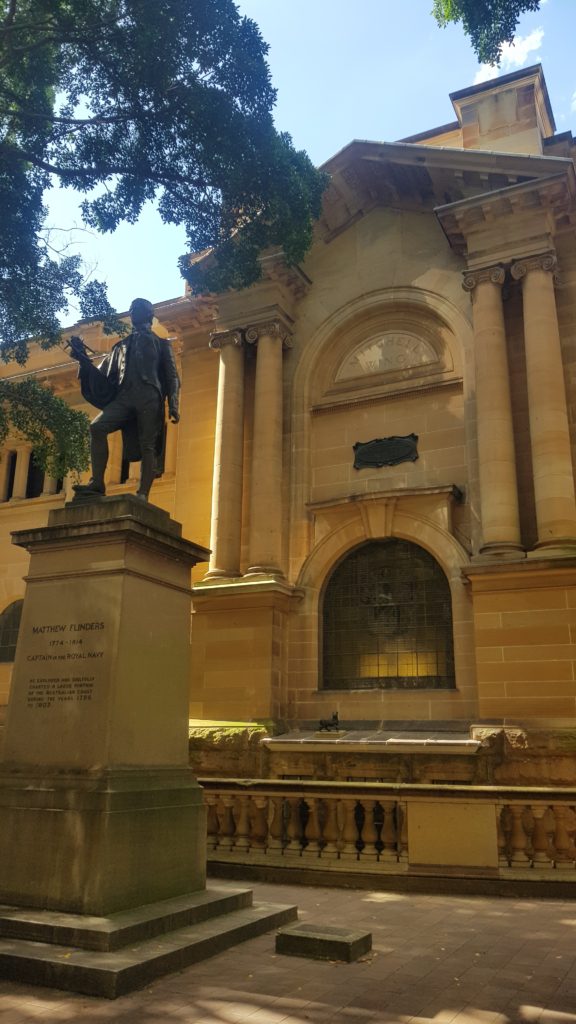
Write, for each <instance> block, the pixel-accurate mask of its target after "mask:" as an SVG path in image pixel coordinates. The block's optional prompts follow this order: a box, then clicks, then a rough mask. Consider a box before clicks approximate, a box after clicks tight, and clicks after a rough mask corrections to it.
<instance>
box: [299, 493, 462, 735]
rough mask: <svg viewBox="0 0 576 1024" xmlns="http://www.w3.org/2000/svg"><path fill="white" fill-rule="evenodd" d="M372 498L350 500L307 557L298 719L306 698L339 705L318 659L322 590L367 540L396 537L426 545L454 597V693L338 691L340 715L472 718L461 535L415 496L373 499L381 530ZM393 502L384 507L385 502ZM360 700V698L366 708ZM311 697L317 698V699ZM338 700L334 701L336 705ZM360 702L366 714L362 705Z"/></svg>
mask: <svg viewBox="0 0 576 1024" xmlns="http://www.w3.org/2000/svg"><path fill="white" fill-rule="evenodd" d="M367 504H368V502H366V503H363V502H358V503H356V502H355V503H353V504H352V505H350V504H349V505H348V506H347V508H346V510H344V509H342V511H341V513H338V514H336V513H335V517H334V525H333V527H332V528H331V529H329V530H328V532H326V534H325V535H324V537H323V538H322V540H320V541H319V543H318V544H317V545H316V546H315V548H314V550H313V551H312V552H311V554H310V555H309V557H308V558H307V559H306V561H305V563H304V565H303V567H302V570H301V572H300V575H299V577H298V581H297V585H298V587H301V588H302V589H303V591H304V594H305V598H304V602H303V606H302V607H301V614H300V615H299V616H295V617H294V619H293V620H292V629H293V632H292V635H291V641H290V642H291V647H292V649H293V650H294V651H295V652H297V658H298V660H297V661H296V660H295V661H294V662H292V663H291V665H290V672H289V675H290V684H289V685H290V687H291V688H294V690H295V691H297V692H298V693H299V695H300V696H299V697H298V698H294V699H293V700H292V707H293V708H294V718H298V717H303V718H305V717H311V716H306V714H305V713H301V714H300V715H299V714H298V701H300V703H301V705H302V706H304V704H303V701H304V699H305V698H304V696H303V695H304V694H305V693H306V692H307V694H308V696H307V697H306V700H307V701H308V703H309V704H310V706H311V707H314V710H316V709H319V710H324V709H325V710H328V705H330V707H331V706H332V704H335V703H336V701H335V699H334V694H333V693H331V692H330V691H321V689H320V687H319V681H320V664H319V656H320V650H321V628H320V627H321V622H320V613H321V600H322V591H323V588H324V586H325V584H326V581H327V579H328V578H329V576H330V574H331V572H332V571H333V569H334V567H335V566H336V565H338V563H339V562H340V561H341V560H342V559H343V558H344V557H345V556H346V554H347V553H349V552H351V551H352V550H354V548H357V547H358V546H359V545H362V544H364V543H366V542H367V541H369V540H378V539H381V540H385V539H387V538H398V539H401V540H407V541H410V542H412V543H414V544H417V545H418V546H419V547H421V548H424V549H425V550H426V551H428V552H429V554H431V555H432V556H433V558H434V559H435V560H436V561H437V562H438V564H439V565H440V566H441V568H442V569H443V571H444V573H445V575H446V578H447V580H448V585H449V587H450V595H451V599H452V628H453V640H454V668H455V690H452V691H447V690H430V691H426V697H425V700H424V699H423V698H422V696H421V695H420V696H419V694H418V691H414V693H406V692H403V691H390V690H384V691H382V692H379V691H370V692H369V693H367V694H365V695H362V697H361V698H360V697H359V696H358V694H357V693H356V694H355V693H346V692H342V693H341V694H340V693H339V694H338V701H337V703H338V708H339V710H340V712H341V717H346V716H347V717H349V718H352V719H354V718H358V717H361V718H375V719H377V718H378V716H380V717H381V718H387V719H391V720H392V719H396V718H411V719H414V720H416V719H418V720H421V719H428V718H439V717H441V718H446V719H464V718H473V716H474V715H475V714H477V696H476V674H475V660H474V653H473V619H472V607H471V600H470V596H469V588H468V586H467V584H466V580H465V578H464V576H463V574H462V569H463V568H464V567H465V566H467V565H468V564H469V556H468V554H467V552H466V551H465V550H464V548H463V547H462V546H461V545H460V544H459V543H458V541H457V540H456V539H455V537H454V536H453V535H452V534H451V533H449V531H448V530H447V529H445V528H444V527H443V526H442V525H440V523H439V522H438V521H435V520H434V519H433V518H429V517H426V516H422V515H420V514H418V512H416V511H415V510H414V511H412V510H411V509H410V507H409V506H410V504H411V502H410V499H408V498H406V499H405V500H404V502H403V505H404V506H408V507H402V506H400V507H398V506H396V507H394V502H392V503H390V502H387V501H386V500H385V499H382V501H381V502H380V501H375V502H370V504H372V505H380V506H381V512H380V519H381V522H382V527H381V528H380V529H379V528H378V527H377V525H376V523H377V520H378V516H375V515H374V514H372V515H367V514H366V508H365V507H362V506H365V505H367ZM387 505H388V508H387V509H386V507H385V506H387ZM360 699H361V701H362V703H361V705H360V703H359V702H360ZM311 702H312V703H311ZM330 702H332V703H330ZM359 706H361V708H362V710H361V711H356V709H357V708H358V707H359Z"/></svg>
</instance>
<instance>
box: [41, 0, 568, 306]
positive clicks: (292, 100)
mask: <svg viewBox="0 0 576 1024" xmlns="http://www.w3.org/2000/svg"><path fill="white" fill-rule="evenodd" d="M237 6H238V7H239V9H240V12H241V13H242V14H244V15H246V16H247V17H249V18H253V19H254V20H255V21H256V22H257V24H258V25H259V27H260V30H261V32H262V35H263V37H264V39H265V40H266V42H267V43H268V44H269V47H270V50H269V55H268V59H269V65H270V69H271V73H272V81H273V83H274V86H275V87H276V89H277V91H278V98H277V104H276V109H275V121H276V126H277V128H278V129H279V130H281V131H287V132H289V133H290V134H291V135H292V138H293V140H294V144H295V145H296V146H297V148H298V149H305V150H307V152H308V153H309V155H310V157H311V159H312V160H313V161H314V163H316V164H318V165H320V164H322V163H323V162H324V161H325V160H328V159H329V157H331V156H333V155H334V154H335V153H337V152H338V151H339V150H340V149H342V148H343V147H344V146H345V145H347V144H348V143H349V142H350V141H351V140H352V139H369V140H373V141H385V142H393V141H395V140H396V139H400V138H403V137H405V136H409V135H413V134H416V133H417V132H421V131H426V130H427V129H429V128H434V127H437V126H439V125H442V124H446V123H448V122H450V121H453V120H455V114H454V110H453V108H452V105H451V102H450V98H449V93H451V92H455V91H457V90H459V89H464V88H466V87H468V86H470V85H473V84H475V83H477V82H481V81H485V80H487V79H489V78H492V77H495V76H496V75H498V74H508V73H510V72H511V71H517V70H518V69H519V68H522V67H528V66H529V65H531V64H536V63H538V62H541V63H542V65H543V69H544V75H545V78H546V83H547V86H548V92H549V94H550V100H551V104H552V109H553V111H554V116H555V120H556V130H557V131H558V132H563V131H566V130H568V129H570V130H572V132H573V133H574V134H575V135H576V62H575V61H574V39H575V38H576V0H542V5H541V8H540V10H539V11H537V12H535V13H533V14H528V15H525V16H524V17H523V18H522V19H521V20H520V22H519V24H518V29H517V35H516V39H515V43H514V45H513V46H511V47H507V48H506V51H505V53H504V56H503V60H502V64H501V66H500V68H499V69H497V68H496V69H495V68H487V67H482V66H481V65H479V64H478V61H477V59H476V56H475V54H474V52H473V50H472V47H471V45H470V42H469V40H468V38H467V37H466V36H465V35H464V33H463V31H462V29H461V28H460V26H452V25H451V26H449V27H448V28H445V29H440V28H439V27H438V26H437V24H436V22H435V20H434V19H433V18H432V16H431V14H430V10H431V8H432V0H400V2H399V0H354V2H353V3H351V2H350V0H237ZM49 209H50V216H49V222H50V224H51V225H52V226H53V227H54V228H55V229H56V230H57V231H58V232H61V231H62V232H63V231H64V229H65V230H68V229H71V228H72V229H74V230H73V231H72V234H71V235H66V234H65V233H62V234H60V233H59V234H58V235H57V237H58V238H62V239H63V240H65V241H68V243H69V245H70V248H69V250H68V251H69V252H72V251H78V252H80V253H81V255H82V257H83V259H84V261H85V263H86V265H87V266H88V268H89V270H90V273H91V274H92V275H93V276H94V277H96V278H98V279H100V280H105V281H106V282H107V284H108V292H109V297H110V300H111V302H112V304H113V305H114V306H115V307H116V308H117V309H118V310H119V311H123V310H126V309H127V308H128V306H129V305H130V302H131V300H132V299H133V298H134V297H135V296H137V295H143V296H145V297H146V298H149V299H150V300H151V301H152V302H160V301H162V300H166V299H170V298H174V297H175V296H178V295H181V294H183V290H184V282H183V280H182V278H181V277H180V274H179V272H178V268H177V258H178V256H179V255H181V254H182V253H183V252H185V250H186V242H185V237H184V232H183V230H181V229H179V228H176V227H173V226H167V225H163V224H162V222H161V220H160V218H159V216H158V214H157V213H156V211H155V210H154V209H153V208H152V207H149V208H147V209H146V210H145V211H144V212H143V215H142V216H141V218H140V221H139V222H138V223H137V224H136V225H123V226H121V227H120V228H118V229H117V230H116V231H115V232H114V234H112V235H98V234H96V233H94V232H92V231H86V230H82V222H81V217H80V214H79V211H78V207H77V205H76V204H75V201H74V194H73V193H72V192H70V191H69V190H53V191H52V193H51V195H50V202H49ZM77 316H78V313H77V311H76V310H74V309H73V308H71V309H70V310H69V311H68V313H67V314H66V315H65V317H64V318H63V322H64V323H73V322H74V320H75V319H76V318H77Z"/></svg>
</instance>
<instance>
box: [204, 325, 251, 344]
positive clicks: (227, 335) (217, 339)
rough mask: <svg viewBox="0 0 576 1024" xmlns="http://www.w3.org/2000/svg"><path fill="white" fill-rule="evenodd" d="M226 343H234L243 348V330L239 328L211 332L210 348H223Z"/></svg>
mask: <svg viewBox="0 0 576 1024" xmlns="http://www.w3.org/2000/svg"><path fill="white" fill-rule="evenodd" d="M226 345H234V346H235V347H236V348H241V347H242V345H243V341H242V331H240V330H238V329H237V328H236V329H234V330H229V331H212V332H211V334H210V341H209V342H208V347H209V348H215V349H221V348H224V347H225V346H226Z"/></svg>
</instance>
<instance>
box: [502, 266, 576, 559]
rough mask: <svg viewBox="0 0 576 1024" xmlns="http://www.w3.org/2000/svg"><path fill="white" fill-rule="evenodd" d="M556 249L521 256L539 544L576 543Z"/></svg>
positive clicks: (516, 270) (517, 274)
mask: <svg viewBox="0 0 576 1024" xmlns="http://www.w3.org/2000/svg"><path fill="white" fill-rule="evenodd" d="M555 269H556V257H555V255H554V253H545V254H543V255H541V256H535V257H531V258H530V259H526V260H520V261H519V262H518V263H516V264H514V266H513V267H512V276H513V277H514V278H515V279H516V280H521V281H522V299H523V306H524V344H525V349H526V376H527V386H528V410H529V417H530V441H531V446H532V473H533V478H534V497H535V502H536V522H537V528H538V543H537V545H536V547H538V548H542V547H547V546H555V547H562V546H563V545H564V544H566V543H569V544H570V546H571V547H572V546H573V545H574V543H576V500H575V497H574V473H573V468H572V458H571V452H570V431H569V426H568V410H567V407H566V391H565V384H564V369H563V366H562V350H561V347H560V332H559V329H558V315H557V311H556V298H555V295H554V271H555Z"/></svg>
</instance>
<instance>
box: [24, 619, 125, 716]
mask: <svg viewBox="0 0 576 1024" xmlns="http://www.w3.org/2000/svg"><path fill="white" fill-rule="evenodd" d="M22 642H23V646H24V650H25V652H26V653H25V654H24V657H23V663H24V669H23V675H24V677H25V674H26V672H27V671H29V673H30V675H29V676H28V678H27V679H26V686H27V690H26V703H27V706H28V707H29V708H35V709H47V708H51V707H54V706H55V705H69V706H70V705H73V704H85V703H87V702H89V701H91V700H93V698H94V693H95V684H96V674H97V672H98V668H99V664H100V663H101V661H102V659H103V657H104V644H105V642H106V624H105V623H104V622H56V623H42V624H37V625H33V626H32V627H31V629H30V630H28V635H27V636H24V637H23V641H22Z"/></svg>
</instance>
